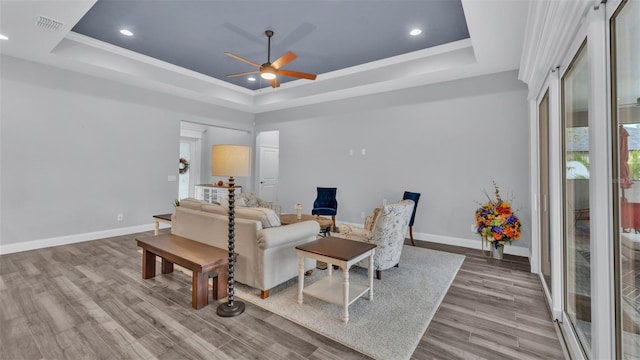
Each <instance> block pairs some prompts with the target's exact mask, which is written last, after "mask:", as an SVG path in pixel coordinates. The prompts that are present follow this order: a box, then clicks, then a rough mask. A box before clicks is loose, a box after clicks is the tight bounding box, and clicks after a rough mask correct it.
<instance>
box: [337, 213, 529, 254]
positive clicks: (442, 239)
mask: <svg viewBox="0 0 640 360" xmlns="http://www.w3.org/2000/svg"><path fill="white" fill-rule="evenodd" d="M340 223H341V224H347V225H353V226H360V227H362V226H363V225H362V224H356V223H347V222H340ZM408 236H409V235H407V237H408ZM413 239H414V240H422V241H428V242H433V243H438V244H446V245H453V246H461V247H466V248H470V249H478V250H480V249H482V240H481V239H480V238H475V239H462V238H456V237H451V236H442V235H433V234H427V233H418V232H414V233H413ZM484 248H485V250H487V249H488V250H490V248H488V247H487V244H485V246H484ZM504 253H505V254H509V255H516V256H524V257H527V258H529V259H531V251H530V250H529V248H525V247H522V246H515V245H511V246H509V245H507V246H505V247H504Z"/></svg>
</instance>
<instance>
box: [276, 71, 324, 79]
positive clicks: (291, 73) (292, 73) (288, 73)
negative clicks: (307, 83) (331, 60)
mask: <svg viewBox="0 0 640 360" xmlns="http://www.w3.org/2000/svg"><path fill="white" fill-rule="evenodd" d="M278 74H280V75H284V76H293V77H297V78H303V79H309V80H315V79H316V76H317V75H316V74H308V73H303V72H299V71H291V70H278Z"/></svg>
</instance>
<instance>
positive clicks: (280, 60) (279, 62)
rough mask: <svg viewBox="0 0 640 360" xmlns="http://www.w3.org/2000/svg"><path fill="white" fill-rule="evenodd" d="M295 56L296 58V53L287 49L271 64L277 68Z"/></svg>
mask: <svg viewBox="0 0 640 360" xmlns="http://www.w3.org/2000/svg"><path fill="white" fill-rule="evenodd" d="M297 58H298V55H296V54H294V53H292V52H291V51H287V52H286V53H285V54H284V55H282V56H280V57H279V58H278V60H276V61H274V62H272V63H271V66H273V67H274V68H276V69H279V68H281V67H283V66H285V65H287V64H288V63H290V62H292V61H293V60H295V59H297Z"/></svg>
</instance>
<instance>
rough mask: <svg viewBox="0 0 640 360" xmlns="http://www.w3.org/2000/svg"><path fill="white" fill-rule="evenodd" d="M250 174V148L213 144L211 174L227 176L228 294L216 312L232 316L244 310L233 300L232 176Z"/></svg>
mask: <svg viewBox="0 0 640 360" xmlns="http://www.w3.org/2000/svg"><path fill="white" fill-rule="evenodd" d="M250 174H251V148H249V147H248V146H240V145H213V146H212V147H211V175H212V176H228V177H229V281H228V284H229V294H228V297H227V302H226V303H222V304H220V305H219V306H218V309H217V311H216V312H217V314H218V315H219V316H222V317H232V316H237V315H240V314H242V313H243V312H244V303H243V302H241V301H235V296H234V280H233V272H234V265H235V251H234V250H235V234H234V231H235V229H234V228H235V221H234V219H235V213H234V204H235V195H234V191H235V180H234V178H233V177H234V176H249V175H250Z"/></svg>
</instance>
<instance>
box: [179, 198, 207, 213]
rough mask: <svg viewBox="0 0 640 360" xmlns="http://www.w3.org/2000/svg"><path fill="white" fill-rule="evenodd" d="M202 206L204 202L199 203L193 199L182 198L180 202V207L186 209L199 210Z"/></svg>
mask: <svg viewBox="0 0 640 360" xmlns="http://www.w3.org/2000/svg"><path fill="white" fill-rule="evenodd" d="M202 204H206V203H205V202H204V201H200V200H198V199H194V198H184V199H182V200H180V206H182V207H185V208H187V209H193V210H200V208H201V207H202Z"/></svg>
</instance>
